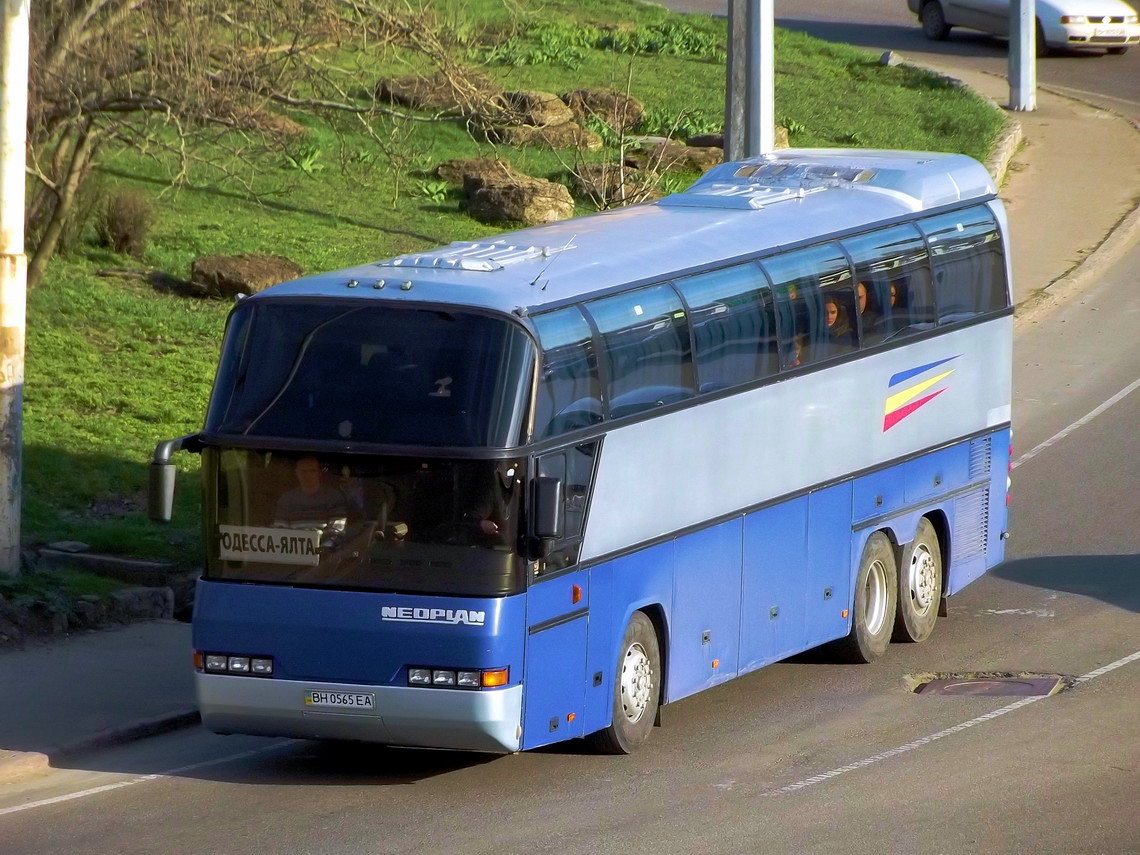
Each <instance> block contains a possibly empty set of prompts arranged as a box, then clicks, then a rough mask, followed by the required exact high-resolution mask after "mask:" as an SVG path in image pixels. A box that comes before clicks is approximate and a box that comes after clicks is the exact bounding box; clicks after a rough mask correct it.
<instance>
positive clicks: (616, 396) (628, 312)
mask: <svg viewBox="0 0 1140 855" xmlns="http://www.w3.org/2000/svg"><path fill="white" fill-rule="evenodd" d="M586 311H588V312H589V313H590V315H591V316H592V317H593V318H594V322H595V323H596V324H597V325H598V330H599V331H600V332H601V335H602V348H603V358H604V359H605V364H606V370H607V372H608V389H607V390H606V391H607V401H608V404H609V412H610V415H611V416H613V417H614V418H619V417H621V416H628V415H632V414H633V413H640V412H642V411H644V410H649V409H652V408H653V407H659V406H662V405H664V404H671V403H673V402H674V401H681V400H684V399H685V398H691V397H692V396H693V394H694V392H695V389H694V384H693V365H692V361H691V359H690V355H689V330H688V325H687V324H686V322H685V312H684V310H683V309H682V307H681V301H680V298H678V297H677V294H676V293H675V292H674V291H673V289H672V288H670V287H669V286H667V285H654V286H652V287H649V288H641V289H639V290H637V291H631V292H629V293H627V294H619V295H617V296H615V297H606V298H603V299H601V300H594V301H593V302H591V303H587V304H586Z"/></svg>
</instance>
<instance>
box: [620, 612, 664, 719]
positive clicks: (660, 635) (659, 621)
mask: <svg viewBox="0 0 1140 855" xmlns="http://www.w3.org/2000/svg"><path fill="white" fill-rule="evenodd" d="M636 612H642V613H643V614H644V615H645V616H646V617H647V618H649V622H650V623H651V624H653V631H654V632H655V633H657V650H658V652H659V653H660V654H661V679H660V681H659V685H658V687H657V691H658V699H657V700H658V703H659V706H658V709H660V705H663V704H664V703H665V702H666V695H665V687H666V686H667V685H669V682H668V677H669V644H668V641H669V632H668V621H667V619H666V617H665V607H664V606H662V605H661V603H645V604H644V605H641V606H638V607H636V608H634V609H632V610H631V611H630V613H629V617H627V618H626V623H627V624H628V623H629V621H630V620H631V619H632V618H633V615H634V614H635V613H636Z"/></svg>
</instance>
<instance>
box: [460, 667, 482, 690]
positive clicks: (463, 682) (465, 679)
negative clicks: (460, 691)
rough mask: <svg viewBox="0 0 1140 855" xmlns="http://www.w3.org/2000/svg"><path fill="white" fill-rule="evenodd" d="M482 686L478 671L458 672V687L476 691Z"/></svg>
mask: <svg viewBox="0 0 1140 855" xmlns="http://www.w3.org/2000/svg"><path fill="white" fill-rule="evenodd" d="M482 684H483V680H482V678H481V677H480V675H479V672H478V671H460V672H459V685H460V686H463V687H464V688H466V689H478V688H479V687H480V686H481V685H482Z"/></svg>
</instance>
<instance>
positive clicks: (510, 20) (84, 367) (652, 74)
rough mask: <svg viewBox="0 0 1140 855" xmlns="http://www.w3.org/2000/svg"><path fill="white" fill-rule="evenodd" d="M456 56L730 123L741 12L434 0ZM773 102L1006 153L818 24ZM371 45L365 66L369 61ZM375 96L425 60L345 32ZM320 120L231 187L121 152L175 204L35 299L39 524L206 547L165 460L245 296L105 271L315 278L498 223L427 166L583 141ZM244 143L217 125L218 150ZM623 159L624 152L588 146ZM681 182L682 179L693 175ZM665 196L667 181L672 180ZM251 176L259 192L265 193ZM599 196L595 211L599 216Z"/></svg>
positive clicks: (652, 120)
mask: <svg viewBox="0 0 1140 855" xmlns="http://www.w3.org/2000/svg"><path fill="white" fill-rule="evenodd" d="M433 8H434V9H435V10H436V14H437V15H438V18H439V20H440V22H441V23H442V24H443V25H444V26H446V27H447V28H448V29H449V32H450V33H451V38H452V40H453V43H454V49H455V50H456V52H457V53H458V54H459V55H460V56H461V58H462V59H463V60H464V61H465V62H466V63H468V64H471V65H474V66H478V67H479V69H480V71H481V72H482V73H484V74H485V75H487V76H488V77H489V78H491V79H493V80H494V81H496V82H497V83H498V84H500V85H502V86H503V87H504V88H508V89H541V90H547V91H552V92H555V93H563V92H566V91H569V90H572V89H577V88H582V87H587V86H590V87H609V88H614V89H618V90H623V91H624V90H625V89H626V88H627V87H628V89H629V91H630V92H631V94H632V95H633V96H634V97H636V98H638V99H639V100H640V101H641V102H642V103H643V104H645V106H646V108H647V111H648V114H649V119H648V122H647V126H646V130H648V131H651V132H660V131H662V130H667V129H668V128H669V127H670V126H672V125H682V126H684V127H686V128H688V129H690V130H695V131H701V130H713V129H717V128H719V126H720V114H721V112H722V110H723V100H724V80H723V75H724V71H723V44H724V24H723V22H721V21H716V20H714V19H712V18H703V17H690V16H679V15H675V14H672V13H668V12H666V11H665V10H663V9H661V8H659V7H655V6H647V5H640V4H634V3H630V2H624V1H623V0H574V2H570V0H555V2H546V3H543V4H542V5H541V11H540V12H539V11H534V12H528V11H527V9H537V8H538V4H531V3H521V4H520V3H514V2H511V3H507V2H505V0H447V1H446V2H439V3H436V4H434V6H433ZM776 50H777V63H776V66H777V82H776V116H777V119H778V121H779V122H780V123H781V124H783V125H785V126H787V127H788V128H789V129H790V132H791V143H792V145H796V146H867V147H878V148H906V149H921V150H934V151H960V152H964V153H966V154H970V155H972V156H974V157H977V158H983V157H985V155H986V154H987V153H988V150H989V146H990V145H991V143H992V141H993V140H994V138H995V137H996V135H997V133H998V132H999V131H1000V129H1001V126H1002V124H1003V119H1002V118H1001V116H1000V115H999V114H998V113H997V111H995V110H994V109H993V108H992V107H990V106H989V105H987V104H986V103H984V102H983V101H981V100H980V99H978V98H976V97H974V96H972V95H971V94H969V93H967V92H963V91H961V90H958V89H954V88H951V87H949V86H947V85H946V84H945V83H943V82H942V81H940V80H938V79H937V78H934V77H932V76H929V75H927V74H924V73H922V72H919V71H915V70H913V69H905V68H888V67H885V66H881V65H879V64H878V62H877V59H876V57H875V56H873V55H871V54H868V53H866V52H864V51H861V50H857V49H854V48H848V47H845V46H840V45H831V44H827V43H824V42H820V41H817V40H814V39H811V38H810V37H808V36H805V35H802V34H793V33H787V32H781V31H778V32H777V40H776ZM362 56H365V57H367V59H361V57H362ZM329 61H330V62H341V63H352V65H351V66H350V67H351V68H353V69H354V72H355V74H356V76H357V78H358V79H359V81H360V86H361V88H362V90H371V88H372V87H373V86H374V85H375V82H376V81H377V80H378V79H380V78H381V77H383V76H385V75H393V74H403V73H408V72H409V71H411V70H415V69H417V68H420V67H422V60H420V59H419V58H418V57H417V56H414V55H410V54H405V53H401V52H400V51H398V50H394V49H386V50H381V49H377V50H376V51H374V52H371V53H369V52H364V53H362V52H361V51H358V50H352V51H349V50H347V49H346V47H345V46H343V45H342V46H340V48H339V49H334V48H332V47H330V57H329ZM292 118H294V119H296V120H297V121H301V122H302V123H304V124H306V126H307V128H308V132H307V134H306V135H305V137H304V138H303V139H302V140H300V141H298V143H297V144H296V145H295V146H294V148H293V150H291V151H290V152H289V153H288V156H286V155H285V154H278V155H271V156H269V157H268V159H266V160H264V161H263V163H264V166H263V168H262V169H261V170H260V171H258V172H256V173H248V174H245V175H243V176H242V178H243V181H244V182H245V184H246V185H247V186H243V185H242V182H235V181H228V182H227V181H222V180H220V179H219V177H218V174H217V173H216V172H211V171H210V170H206V169H197V170H196V171H193V172H192V173H191V176H190V178H191V186H183V187H181V188H180V189H178V190H172V189H169V179H170V176H171V175H172V174H173V173H174V171H175V170H176V168H177V165H176V164H175V163H174V162H173V160H172V159H171V158H170V157H169V156H167V155H164V154H162V153H155V152H148V153H147V154H146V156H143V155H141V154H140V153H138V152H135V151H121V152H118V153H112V155H113V156H110V157H108V158H107V159H106V163H105V166H104V168H103V169H102V170H101V172H100V174H99V182H100V185H101V187H102V188H103V190H104V192H110V191H113V190H118V189H134V190H140V191H142V192H144V193H146V194H147V195H148V196H149V197H150V198H151V199H152V201H153V205H154V208H155V212H156V220H155V223H154V228H153V230H152V233H151V235H150V240H149V242H148V245H147V248H146V251H145V255H144V258H143V259H142V261H141V262H140V261H136V260H133V259H129V258H126V257H123V256H118V255H116V254H114V253H112V252H111V251H110V250H108V249H106V248H103V247H101V246H99V244H98V240H97V239H96V236H95V230H94V229H93V228H91V227H89V228H88V229H87V230H86V231H84V232H83V233H82V235H81V237H80V240H79V241H78V243H77V244H76V245H75V247H74V249H73V250H72V251H71V253H70V254H68V255H66V256H61V257H59V258H57V259H56V260H55V261H54V262H53V264H52V267H51V269H50V271H49V274H48V275H47V277H46V278H45V280H44V282H43V283H42V284H41V285H40V286H39V287H38V288H36V289H35V290H34V291H33V292H32V293H31V294H30V295H29V305H28V355H27V376H26V384H27V385H26V388H25V406H26V409H25V433H24V438H25V462H24V483H25V491H24V539H25V541H26V542H28V543H40V542H44V541H47V540H53V539H60V538H65V537H66V538H69V539H79V540H83V541H86V542H88V543H90V544H92V546H93V547H95V548H97V549H100V550H106V551H111V552H119V553H123V554H133V555H151V556H166V557H173V558H177V559H179V560H182V561H185V562H187V563H192V562H195V561H197V548H198V532H197V516H196V512H197V503H198V495H197V491H198V482H197V477H196V473H195V468H196V466H197V460H196V458H192V457H190V456H188V455H180V459H179V461H178V462H179V465H180V466H182V467H185V472H184V474H183V476H182V478H181V480H180V483H179V497H178V502H177V515H176V519H175V522H174V524H173V525H172V526H170V527H157V526H153V525H152V524H150V523H149V522H148V521H147V520H146V519H145V481H146V464H147V460H148V458H149V455H150V453H151V451H152V449H153V447H154V443H155V441H156V440H158V439H164V438H169V437H174V436H179V435H181V434H185V433H190V432H192V431H194V430H195V429H196V428H197V427H198V425H200V423H201V419H202V414H203V411H204V408H205V404H206V401H207V397H208V394H209V387H210V383H211V381H212V379H213V371H214V364H215V360H216V356H217V351H218V344H219V341H220V336H221V333H222V329H223V326H224V323H225V317H226V314H227V312H228V310H229V305H228V304H224V303H222V302H218V301H196V300H191V299H187V298H181V297H176V296H173V295H171V294H168V293H160V292H157V291H155V290H154V289H152V288H151V287H150V286H149V285H147V284H145V283H144V282H141V281H139V280H131V279H122V278H114V277H107V276H99V275H96V274H97V272H98V271H100V270H104V269H107V268H124V267H143V266H145V267H146V268H155V269H159V270H162V271H166V272H168V273H170V274H172V275H174V276H178V277H185V276H186V275H187V273H188V269H189V264H190V262H191V260H192V259H193V258H195V257H196V256H198V255H200V254H204V253H237V252H268V253H274V254H279V255H285V256H288V257H290V258H292V259H293V260H294V261H296V262H297V263H299V264H300V265H301V266H302V267H304V268H305V269H306V270H307V271H318V270H324V269H330V268H335V267H340V266H344V265H348V264H354V263H360V262H362V261H366V260H372V259H378V258H383V257H387V256H390V255H394V254H398V253H402V252H408V251H412V250H416V249H422V248H426V247H429V246H433V245H437V244H443V243H447V242H450V241H452V240H457V239H470V238H475V237H478V236H480V235H486V234H489V233H493V232H496V231H499V229H495V228H491V227H488V226H484V225H481V224H479V223H477V222H475V221H473V220H471V219H469V218H468V217H466V216H465V215H464V214H462V213H460V212H459V210H458V193H457V191H455V190H453V189H449V188H446V187H444V186H443V185H442V184H440V183H439V182H437V181H435V180H434V179H433V178H432V177H431V175H430V172H429V170H430V169H431V168H432V167H433V166H434V165H436V164H438V163H440V162H442V161H444V160H448V159H450V158H454V157H461V156H474V155H477V154H495V155H497V156H500V157H504V158H506V159H508V160H510V161H511V162H512V163H513V164H514V165H515V166H516V167H517V168H519V169H520V170H522V171H524V172H527V173H529V174H531V175H536V176H543V177H550V178H555V179H560V178H565V176H566V174H567V171H568V167H569V165H570V162H571V160H572V157H571V156H570V155H567V154H566V153H555V152H550V151H541V150H537V149H522V150H513V149H505V148H502V147H500V148H498V149H493V148H492V147H491V146H489V145H488V144H486V143H480V142H476V141H475V140H473V139H472V138H471V137H470V136H469V135H468V133H467V132H466V130H465V128H464V127H463V126H462V125H461V124H460V123H457V122H436V123H422V122H395V123H378V124H376V125H375V126H374V127H375V130H376V134H377V137H378V138H379V139H380V140H381V141H382V142H383V144H384V148H385V149H386V151H382V150H381V148H380V147H379V146H378V145H377V143H376V140H375V139H370V138H369V137H368V136H366V135H365V134H363V133H362V132H361V130H360V129H359V126H358V125H357V124H355V120H351V121H350V120H347V119H346V120H344V121H343V122H340V123H338V125H337V126H335V127H330V126H328V125H323V124H317V123H315V122H313V121H311V120H308V119H306V118H305V117H304V116H300V115H294V116H293V117H292ZM230 142H232V141H227V140H226V139H225V138H221V139H219V140H218V145H219V148H218V149H217V150H216V151H213V152H204V153H203V154H209V155H211V157H212V158H213V159H215V160H217V159H218V156H219V152H222V151H224V150H225V149H224V147H225V146H226V145H227V144H229V143H230ZM607 156H608V157H610V158H612V157H613V153H612V152H608V153H607V152H601V153H595V154H592V155H590V157H591V158H593V159H599V160H601V159H605V158H606V157H607ZM690 179H691V176H690V177H688V178H684V177H682V178H680V179H675V181H677V182H683V181H686V180H690ZM667 189H668V188H667ZM250 190H252V191H253V194H254V195H251V194H250V192H249V191H250ZM587 210H588V209H587V208H586V207H584V206H583V207H582V208H581V211H582V212H583V213H585V212H586V211H587Z"/></svg>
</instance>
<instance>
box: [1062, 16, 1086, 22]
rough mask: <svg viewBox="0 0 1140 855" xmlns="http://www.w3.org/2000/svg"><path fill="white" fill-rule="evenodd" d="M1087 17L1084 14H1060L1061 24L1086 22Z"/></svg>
mask: <svg viewBox="0 0 1140 855" xmlns="http://www.w3.org/2000/svg"><path fill="white" fill-rule="evenodd" d="M1088 22H1089V19H1088V18H1087V17H1085V16H1084V15H1062V16H1061V23H1062V24H1087V23H1088Z"/></svg>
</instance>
